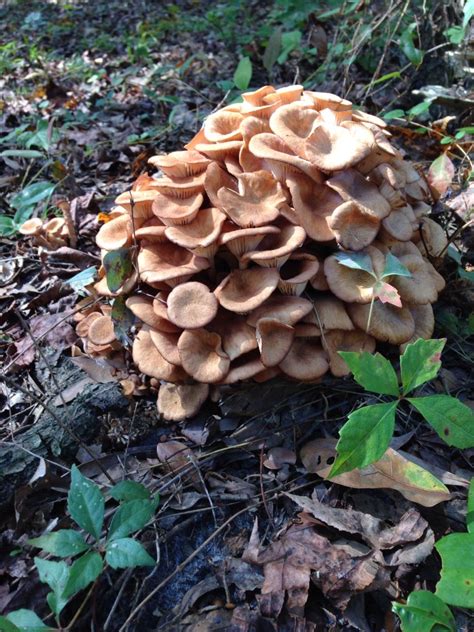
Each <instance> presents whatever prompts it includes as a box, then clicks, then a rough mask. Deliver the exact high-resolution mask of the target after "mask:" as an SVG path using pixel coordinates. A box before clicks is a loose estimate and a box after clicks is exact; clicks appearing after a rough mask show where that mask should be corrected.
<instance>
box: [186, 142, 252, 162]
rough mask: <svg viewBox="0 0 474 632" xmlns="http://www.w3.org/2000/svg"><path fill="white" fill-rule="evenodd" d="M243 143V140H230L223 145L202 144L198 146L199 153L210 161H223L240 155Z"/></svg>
mask: <svg viewBox="0 0 474 632" xmlns="http://www.w3.org/2000/svg"><path fill="white" fill-rule="evenodd" d="M242 146H243V142H242V141H241V140H228V141H226V142H223V143H215V144H212V143H200V144H199V145H196V149H197V151H199V152H201V154H204V155H205V156H207V157H208V158H209V159H210V160H217V161H223V160H225V158H226V157H227V156H235V155H237V154H238V153H239V151H240V149H241V147H242Z"/></svg>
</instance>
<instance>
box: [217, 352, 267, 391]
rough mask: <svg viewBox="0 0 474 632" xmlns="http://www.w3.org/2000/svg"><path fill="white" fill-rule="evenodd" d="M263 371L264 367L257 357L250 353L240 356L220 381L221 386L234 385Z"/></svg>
mask: <svg viewBox="0 0 474 632" xmlns="http://www.w3.org/2000/svg"><path fill="white" fill-rule="evenodd" d="M264 370H265V365H264V364H263V362H262V361H261V359H260V358H259V357H258V356H255V355H254V354H252V353H250V354H247V355H246V356H240V357H239V358H237V360H235V361H234V362H233V363H232V364H231V367H230V370H229V373H228V374H227V375H226V376H225V378H224V379H223V380H222V384H235V383H236V382H241V381H243V380H248V379H250V378H252V377H254V376H255V375H258V374H259V373H261V372H262V371H264Z"/></svg>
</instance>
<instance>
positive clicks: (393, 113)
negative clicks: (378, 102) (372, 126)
mask: <svg viewBox="0 0 474 632" xmlns="http://www.w3.org/2000/svg"><path fill="white" fill-rule="evenodd" d="M382 116H383V118H384V119H385V120H386V121H391V120H392V119H397V118H404V117H405V110H390V112H385V114H383V115H382Z"/></svg>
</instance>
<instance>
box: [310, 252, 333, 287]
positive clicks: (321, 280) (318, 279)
mask: <svg viewBox="0 0 474 632" xmlns="http://www.w3.org/2000/svg"><path fill="white" fill-rule="evenodd" d="M309 284H310V285H311V287H312V288H314V289H315V290H319V291H320V292H326V291H327V290H329V285H328V282H327V279H326V274H325V273H324V260H323V261H321V260H319V270H318V271H317V272H316V274H315V275H314V277H312V278H311V279H310V280H309Z"/></svg>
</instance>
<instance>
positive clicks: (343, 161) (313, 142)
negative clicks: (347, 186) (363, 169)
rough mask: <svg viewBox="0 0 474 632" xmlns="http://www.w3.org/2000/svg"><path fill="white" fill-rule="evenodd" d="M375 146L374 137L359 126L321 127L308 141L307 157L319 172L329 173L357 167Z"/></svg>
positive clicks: (346, 124)
mask: <svg viewBox="0 0 474 632" xmlns="http://www.w3.org/2000/svg"><path fill="white" fill-rule="evenodd" d="M374 145H375V138H374V135H373V134H372V132H371V131H370V130H369V129H367V128H366V127H364V126H363V125H361V124H360V123H353V122H352V121H344V122H343V123H341V125H329V124H327V123H321V124H320V125H318V126H317V127H316V128H315V129H314V131H313V132H312V133H311V134H310V136H309V137H308V139H307V140H306V143H305V155H306V158H307V159H308V160H309V161H310V162H311V163H313V164H314V165H316V167H317V168H318V169H320V170H321V171H324V172H326V173H328V172H331V171H340V170H341V169H347V168H348V167H352V166H353V165H356V164H357V163H358V162H360V161H361V160H363V159H364V158H365V157H366V156H368V155H369V154H370V152H371V151H372V150H373V148H374Z"/></svg>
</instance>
